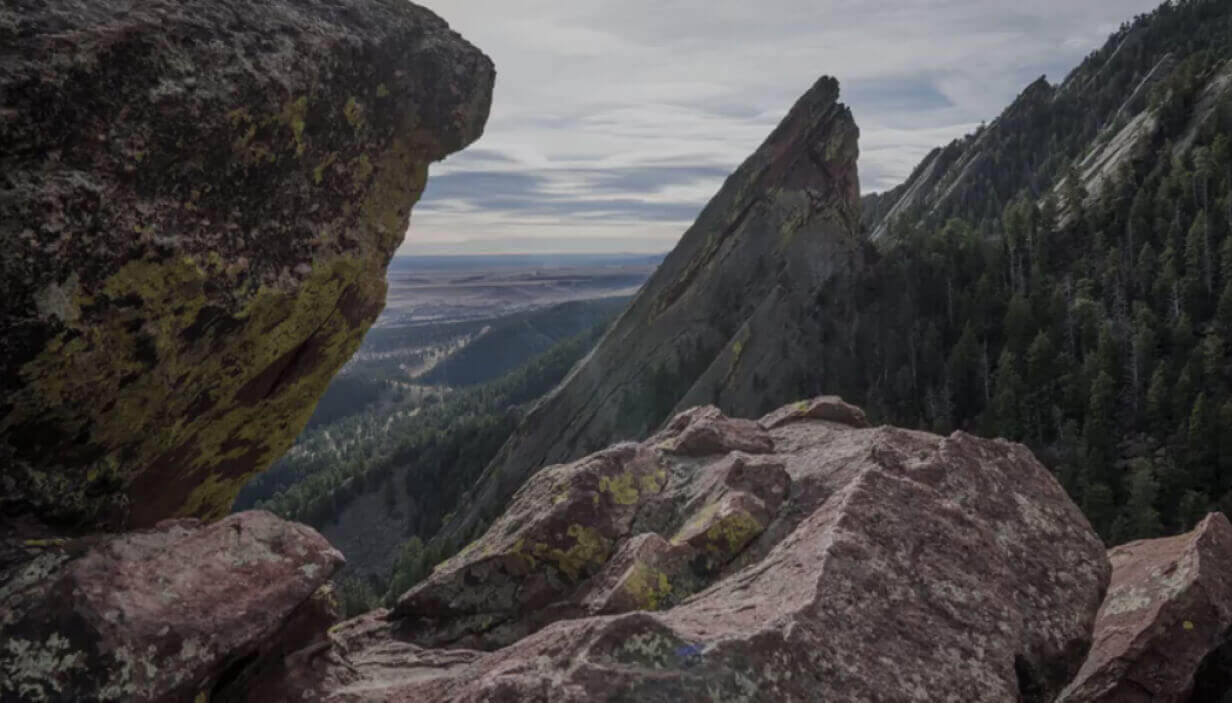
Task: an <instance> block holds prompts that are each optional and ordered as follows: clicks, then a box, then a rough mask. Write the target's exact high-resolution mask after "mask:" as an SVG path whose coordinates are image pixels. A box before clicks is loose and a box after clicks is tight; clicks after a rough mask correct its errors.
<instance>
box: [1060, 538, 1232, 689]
mask: <svg viewBox="0 0 1232 703" xmlns="http://www.w3.org/2000/svg"><path fill="white" fill-rule="evenodd" d="M1108 558H1109V560H1110V561H1111V562H1112V584H1111V586H1109V588H1108V595H1107V597H1106V599H1105V600H1104V604H1103V606H1102V607H1101V608H1100V611H1099V617H1098V619H1097V620H1096V621H1095V643H1094V645H1093V646H1092V649H1091V653H1090V655H1089V656H1088V657H1087V660H1086V663H1085V664H1083V666H1082V670H1081V671H1080V672H1079V674H1078V676H1077V678H1076V679H1075V680H1074V682H1073V684H1071V685H1070V687H1069V688H1067V689H1066V691H1065V695H1064V696H1063V699H1064V700H1065V701H1072V702H1074V703H1079V702H1081V703H1094V702H1096V701H1099V702H1105V701H1106V702H1108V703H1112V702H1113V701H1116V702H1118V703H1133V702H1134V701H1143V702H1144V703H1145V702H1148V701H1158V702H1159V703H1177V702H1181V701H1189V700H1193V701H1212V702H1215V701H1223V700H1227V698H1226V696H1227V695H1230V694H1232V524H1229V523H1228V519H1227V518H1226V517H1224V515H1223V514H1222V513H1214V514H1212V515H1210V516H1208V517H1207V518H1206V519H1205V520H1203V521H1202V523H1201V524H1199V525H1198V526H1197V527H1196V528H1195V529H1194V530H1193V531H1192V532H1190V533H1188V534H1184V535H1179V536H1176V537H1167V538H1164V539H1154V540H1144V541H1141V542H1133V543H1130V544H1126V545H1123V546H1120V547H1117V548H1115V549H1112V550H1110V551H1109V552H1108Z"/></svg>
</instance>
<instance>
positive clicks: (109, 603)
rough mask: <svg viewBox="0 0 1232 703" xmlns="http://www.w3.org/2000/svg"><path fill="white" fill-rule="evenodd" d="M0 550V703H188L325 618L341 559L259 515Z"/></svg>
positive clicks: (303, 530)
mask: <svg viewBox="0 0 1232 703" xmlns="http://www.w3.org/2000/svg"><path fill="white" fill-rule="evenodd" d="M0 547H2V549H3V555H2V556H3V557H4V560H5V561H6V562H8V561H13V562H15V563H9V564H5V566H6V568H5V569H3V570H0V575H3V577H4V578H3V581H0V642H2V643H3V645H2V646H0V700H6V701H8V700H22V701H66V700H82V701H85V700H90V701H167V700H192V699H193V698H194V697H195V696H197V695H198V694H200V693H203V692H204V693H209V692H210V691H211V689H213V688H214V687H215V686H218V685H220V684H222V685H224V686H225V685H226V683H227V682H228V681H231V680H237V679H241V678H243V677H244V676H245V674H246V669H248V668H249V667H257V666H258V664H259V662H262V661H263V660H267V659H270V658H271V655H274V656H279V657H280V656H281V655H282V654H284V653H289V652H290V651H291V649H292V648H294V649H299V648H301V647H303V646H306V645H308V644H311V642H312V638H314V637H317V638H319V637H322V636H323V634H324V631H325V629H326V628H328V627H329V626H330V625H331V624H333V623H332V619H333V618H334V617H336V615H337V611H336V608H335V607H333V605H332V603H331V601H332V599H331V597H330V592H329V590H328V586H327V584H328V580H329V578H330V576H331V575H332V574H333V573H334V571H335V570H337V568H338V567H339V566H341V565H342V562H343V559H342V555H341V554H339V553H338V551H337V550H335V549H334V548H333V547H331V546H330V545H329V543H328V542H326V541H325V539H324V538H323V537H321V536H320V535H319V534H317V533H316V532H315V531H313V530H312V529H311V528H309V527H306V526H304V525H300V524H297V523H292V522H287V521H285V520H280V519H278V518H276V517H274V516H273V515H271V514H269V513H266V512H262V511H254V512H247V513H238V514H236V515H232V516H230V517H227V518H226V519H224V520H222V521H220V522H216V523H214V524H212V525H209V526H202V525H201V523H200V522H199V521H197V520H172V521H167V522H164V523H162V524H160V525H159V526H158V527H156V528H154V529H152V530H145V531H140V532H133V533H129V534H126V535H122V536H115V537H92V538H83V539H79V540H71V541H66V540H41V541H40V540H26V541H16V540H10V541H7V542H5V543H4V544H3V545H0Z"/></svg>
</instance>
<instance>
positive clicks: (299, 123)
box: [278, 96, 308, 156]
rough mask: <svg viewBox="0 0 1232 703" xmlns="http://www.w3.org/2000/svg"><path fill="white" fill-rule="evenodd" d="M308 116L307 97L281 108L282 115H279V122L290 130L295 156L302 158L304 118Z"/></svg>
mask: <svg viewBox="0 0 1232 703" xmlns="http://www.w3.org/2000/svg"><path fill="white" fill-rule="evenodd" d="M307 114H308V97H307V96H302V97H300V98H299V99H297V100H293V101H291V102H289V103H287V104H286V105H283V106H282V114H281V115H279V117H278V119H279V122H281V123H282V124H284V125H286V126H287V127H289V128H290V129H291V136H292V138H294V139H295V154H296V155H297V156H303V154H304V117H305V116H307Z"/></svg>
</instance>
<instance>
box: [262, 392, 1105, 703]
mask: <svg viewBox="0 0 1232 703" xmlns="http://www.w3.org/2000/svg"><path fill="white" fill-rule="evenodd" d="M823 405H826V406H828V409H827V410H821V409H820V408H821V407H822V406H823ZM844 405H845V404H841V401H838V400H837V399H819V400H817V401H810V402H809V403H805V404H797V405H795V406H792V407H789V408H783V409H781V410H779V411H776V412H774V413H772V414H771V415H768V416H767V417H766V418H764V419H763V420H762V421H761V422H760V423H758V422H753V421H749V420H737V419H730V418H726V417H724V416H723V415H721V414H720V413H718V411H717V410H715V409H714V408H697V409H694V410H690V411H688V412H687V413H685V414H682V415H680V416H678V417H677V418H675V419H674V420H672V421H671V422H669V423H668V424H667V426H666V427H665V429H664V430H663V432H661V433H660V434H659V435H656V436H655V437H652V438H651V439H649V440H647V441H645V442H642V443H640V444H631V443H630V444H622V445H617V446H615V447H612V448H610V449H608V450H605V451H603V452H599V453H598V454H595V455H592V456H590V457H587V458H584V459H581V460H579V461H578V462H575V463H573V464H568V465H561V466H553V467H549V468H547V469H545V470H543V471H541V472H539V473H538V474H536V475H535V476H533V477H532V478H531V479H530V480H529V481H528V482H527V484H526V485H525V486H524V487H523V488H522V490H521V491H519V492H518V494H517V496H516V497H515V499H514V500H513V502H512V503H511V506H510V509H509V511H508V512H507V513H506V514H505V515H504V516H502V517H501V518H500V519H498V520H497V521H496V522H495V523H494V524H493V525H492V527H491V528H490V529H489V530H488V532H487V533H486V534H484V535H483V536H482V537H480V538H479V539H478V540H477V541H476V542H475V543H474V544H472V545H470V546H469V547H468V548H467V549H466V550H465V551H464V552H462V553H460V554H458V555H457V556H455V557H453V558H452V559H450V560H448V561H446V562H445V563H443V564H441V565H440V566H438V567H437V569H436V570H435V571H434V572H433V574H432V575H431V576H430V577H429V578H428V579H427V580H426V581H425V582H424V583H422V584H420V585H419V586H417V587H416V588H415V589H412V590H411V591H410V592H408V593H407V594H405V595H404V596H403V597H402V599H401V600H400V602H399V603H398V606H397V608H396V609H395V610H394V611H392V612H384V611H381V612H377V613H371V614H369V615H366V616H364V617H362V618H359V619H356V620H353V621H349V622H347V623H344V624H342V625H341V626H339V627H338V628H336V629H335V630H334V631H333V633H332V640H333V646H332V648H331V649H330V650H329V651H327V652H322V653H321V654H320V655H319V656H317V657H315V658H309V659H307V660H305V661H304V662H302V663H300V664H298V665H297V666H294V667H290V668H289V671H288V674H287V676H286V677H285V678H284V680H283V683H282V686H281V688H279V687H275V688H273V689H265V690H264V691H263V692H262V695H264V696H265V697H267V698H268V697H269V696H270V695H272V694H271V691H273V692H277V693H278V694H279V695H283V696H285V697H287V698H294V699H299V698H300V697H304V698H307V699H313V700H330V701H593V700H619V701H624V700H628V701H652V702H653V701H663V702H669V701H670V702H673V703H679V702H680V701H711V700H722V701H882V700H884V701H998V702H1000V701H1013V700H1021V701H1028V702H1032V701H1051V700H1054V699H1055V698H1056V696H1057V694H1058V693H1059V692H1060V691H1061V689H1062V687H1063V686H1064V685H1065V684H1066V683H1067V682H1068V681H1069V680H1070V679H1071V677H1072V676H1073V674H1074V673H1075V672H1076V671H1077V668H1078V667H1079V665H1080V663H1081V661H1082V659H1083V657H1084V655H1085V653H1086V651H1087V648H1088V646H1089V645H1090V642H1091V629H1092V626H1093V624H1094V621H1095V614H1096V611H1097V610H1098V608H1099V604H1100V601H1101V599H1102V596H1103V593H1104V591H1105V589H1106V587H1107V584H1108V574H1109V567H1108V562H1107V560H1106V558H1105V557H1104V548H1103V544H1102V543H1101V541H1100V540H1099V538H1098V537H1097V536H1096V535H1095V534H1094V532H1093V531H1092V530H1091V528H1090V526H1089V524H1088V523H1087V521H1086V519H1085V518H1084V517H1083V516H1082V514H1081V512H1080V511H1079V510H1078V508H1077V507H1076V506H1075V505H1074V504H1073V503H1072V502H1071V501H1070V500H1069V498H1068V497H1067V496H1066V495H1065V493H1064V491H1063V490H1062V488H1061V487H1060V485H1059V484H1058V483H1057V481H1056V480H1055V479H1054V478H1053V476H1052V475H1051V474H1050V473H1049V472H1048V471H1047V470H1046V469H1045V468H1044V467H1043V466H1041V465H1040V464H1039V462H1037V461H1036V460H1035V458H1034V457H1033V456H1032V455H1031V453H1030V452H1029V451H1028V450H1027V449H1026V448H1024V447H1022V446H1021V445H1018V444H1012V443H1009V442H1005V441H1001V440H995V441H993V440H983V439H978V438H975V437H972V436H969V435H966V434H963V433H955V434H954V435H952V436H950V437H948V438H944V437H938V436H935V435H931V434H926V433H922V432H911V431H906V430H900V429H895V428H890V427H881V428H868V427H866V425H867V421H865V420H864V418H863V414H862V413H859V412H858V411H857V410H856V409H854V408H851V407H850V406H846V407H843V406H844ZM793 408H794V409H793ZM840 411H841V412H840ZM822 416H831V417H845V418H849V419H850V420H851V422H852V424H841V423H838V422H833V421H830V420H824V419H817V417H822ZM767 428H770V429H767ZM686 437H693V438H695V439H696V438H704V439H705V441H704V442H701V441H698V442H696V443H694V442H692V441H691V442H683V443H682V442H681V439H682V438H686ZM682 445H683V447H682ZM682 448H683V449H685V451H681V450H682ZM442 644H445V645H448V646H450V647H451V648H450V649H441V648H440V646H439V645H442ZM453 647H456V648H453ZM493 647H498V649H496V650H495V651H487V652H485V651H483V650H485V649H490V648H493ZM250 700H257V698H252V699H250Z"/></svg>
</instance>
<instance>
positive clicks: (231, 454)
mask: <svg viewBox="0 0 1232 703" xmlns="http://www.w3.org/2000/svg"><path fill="white" fill-rule="evenodd" d="M218 268H226V265H225V262H223V261H222V260H221V258H219V257H217V256H215V257H206V260H205V261H204V262H201V263H198V262H196V261H194V260H193V259H191V258H187V257H181V258H174V259H170V260H167V261H161V262H155V261H149V260H137V261H132V262H129V264H127V265H126V266H124V267H123V268H122V269H120V271H118V272H117V273H115V274H113V275H112V276H111V277H110V278H109V279H107V280H106V281H105V283H104V284H103V285H102V286H101V288H100V290H99V291H98V292H97V293H96V295H95V296H93V297H94V298H98V297H100V296H101V297H103V298H104V299H110V300H136V301H140V303H139V304H138V305H126V306H109V307H107V308H105V310H104V312H103V313H102V314H101V315H99V316H98V317H97V318H96V319H94V320H92V322H91V324H87V325H82V326H80V327H75V328H73V329H71V330H69V331H67V332H65V333H64V334H62V335H60V336H59V337H56V338H53V339H52V340H51V341H49V343H48V344H47V345H46V346H45V347H44V350H43V352H42V354H40V355H39V356H38V357H36V358H35V359H34V360H32V361H31V362H29V363H27V364H26V365H25V366H24V367H23V368H22V377H23V379H24V380H25V381H26V387H24V388H23V389H22V391H20V392H19V393H18V394H16V395H15V396H14V398H13V403H14V409H13V411H12V412H10V413H9V415H8V416H7V417H5V419H4V422H3V425H4V427H8V426H12V425H14V424H19V423H21V422H23V421H26V420H28V419H29V418H32V417H42V418H45V419H55V420H56V421H57V423H58V424H59V425H60V426H61V427H62V428H63V429H64V430H65V431H68V432H82V431H88V432H89V440H88V441H89V443H90V444H93V445H95V446H99V447H101V448H104V449H106V450H107V451H109V452H111V451H119V450H121V448H122V450H123V452H124V453H125V455H126V456H129V457H131V459H130V460H128V461H127V462H126V466H125V468H126V469H127V470H128V471H129V472H131V473H130V474H129V476H130V478H131V477H132V476H135V475H136V474H138V473H140V472H142V471H144V470H147V469H150V468H154V467H156V466H158V462H157V461H156V460H157V459H158V458H159V457H160V456H162V455H164V454H167V453H168V452H171V451H172V450H175V449H177V448H180V447H184V448H185V451H184V455H183V456H182V457H177V459H176V461H175V462H174V465H172V466H166V467H158V468H160V469H173V470H175V471H177V473H179V474H180V475H181V476H182V479H181V480H182V481H184V482H189V483H191V484H195V485H196V489H195V491H192V492H189V493H188V494H187V495H186V497H185V498H184V502H183V504H182V505H181V506H180V508H179V510H178V511H177V513H178V514H183V515H196V516H201V517H215V516H219V515H222V514H225V512H226V511H227V510H228V509H229V506H230V502H231V499H232V498H233V497H234V493H235V491H236V490H238V487H239V486H240V485H242V484H243V483H244V480H245V479H246V475H245V474H244V473H243V472H236V473H229V474H228V475H226V476H221V475H215V473H216V472H215V471H213V470H212V467H214V466H218V465H219V464H225V463H227V462H229V461H234V460H241V465H244V466H247V467H249V469H250V470H260V469H264V468H265V466H267V465H268V462H270V461H272V460H273V459H276V458H277V457H278V456H279V455H281V454H282V453H283V452H284V451H285V450H286V447H287V446H288V445H289V444H290V442H291V440H292V439H293V438H294V435H295V433H296V432H297V431H298V428H299V427H301V426H302V425H303V424H304V423H305V422H306V421H307V419H308V416H309V415H311V412H312V409H313V406H314V404H315V401H316V399H317V398H318V397H319V395H320V393H321V391H322V390H324V387H325V385H326V384H327V383H328V381H329V379H330V377H332V375H333V372H334V370H335V369H336V367H337V365H340V364H341V363H342V362H343V361H345V359H346V358H348V357H349V355H350V353H351V352H353V351H354V348H355V347H357V346H358V344H359V342H360V340H361V339H362V335H363V333H364V332H365V331H366V328H365V327H364V326H363V325H361V326H357V327H352V326H351V325H350V324H349V323H348V322H347V321H346V319H345V318H344V317H343V316H341V315H337V314H334V308H335V306H336V304H337V302H338V300H339V299H340V298H341V296H342V294H343V292H344V291H345V290H346V289H347V288H348V287H353V286H359V287H360V288H361V290H364V291H366V297H372V296H382V295H383V294H384V284H383V282H380V281H377V282H375V283H373V282H372V281H371V280H370V279H369V278H368V277H367V276H365V275H361V273H362V272H363V271H365V270H366V268H365V267H364V266H362V264H361V263H360V262H358V261H355V260H354V259H351V258H348V257H340V258H336V259H333V260H332V261H329V262H323V265H319V266H317V267H314V269H313V274H312V275H311V276H309V278H308V279H306V280H304V281H303V282H302V284H301V285H300V286H299V288H297V289H292V290H274V289H269V288H265V287H262V288H260V289H258V290H257V291H255V292H250V298H249V301H248V303H247V305H246V306H244V307H243V308H242V309H241V310H239V311H238V313H237V314H236V315H235V316H234V319H235V320H236V321H239V322H241V323H242V326H241V328H239V329H237V330H233V331H232V332H231V333H230V335H229V339H228V348H227V353H226V354H224V355H219V354H216V353H214V352H213V351H212V350H211V345H208V344H206V345H201V344H198V345H186V344H184V342H183V339H182V335H183V334H184V333H185V331H186V330H188V329H189V328H191V327H192V326H193V325H194V323H195V322H196V321H197V316H198V314H199V313H200V312H201V311H202V310H203V309H204V308H206V307H207V306H209V305H211V304H212V303H211V299H210V298H209V296H208V295H207V293H206V281H208V280H214V281H215V282H217V277H218V276H220V275H223V274H222V273H221V272H219V271H217V270H215V269H218ZM87 298H90V296H86V295H84V293H82V294H79V299H78V300H77V301H76V302H75V304H77V305H81V304H82V303H83V302H84V301H85V300H86V299H87ZM310 336H311V337H314V340H315V341H314V345H316V346H317V348H318V350H319V352H320V354H319V356H320V358H321V359H322V362H321V363H320V365H319V367H318V368H314V369H312V370H311V371H310V372H309V373H307V374H306V375H305V376H303V377H301V378H299V379H297V380H295V381H294V382H290V383H288V384H287V386H286V387H284V388H279V389H278V393H277V394H275V395H274V396H272V397H268V398H260V399H255V400H252V401H240V400H238V399H237V398H236V394H237V393H238V392H239V391H240V390H241V388H242V387H243V386H244V384H245V383H246V382H247V381H248V380H250V379H251V378H253V377H254V376H255V375H257V374H260V373H261V372H262V371H264V370H265V369H267V368H268V367H270V366H271V364H273V363H274V362H275V361H276V360H277V359H279V358H281V357H283V356H284V355H285V354H287V353H289V352H291V351H293V350H294V349H295V348H296V347H297V346H298V345H299V344H302V343H303V342H304V341H305V340H306V339H308V338H309V337H310ZM142 350H145V351H142ZM149 354H152V355H153V357H154V358H155V362H154V365H153V366H150V360H149V359H147V358H145V357H146V356H147V355H149ZM121 388H123V392H120V389H121ZM168 389H194V390H193V393H183V392H181V393H174V392H173V393H169V392H168ZM199 389H208V390H205V391H201V390H199ZM202 392H204V393H209V397H212V399H213V403H212V404H211V406H210V407H209V408H208V409H206V410H203V411H200V412H198V413H196V414H193V413H189V412H188V408H190V407H194V403H196V402H198V401H199V400H201V399H202V398H201V397H200V393H202ZM100 398H101V399H105V400H110V401H113V402H112V403H111V404H110V405H109V406H108V405H106V404H104V403H100V402H99V399H100ZM0 429H3V427H0ZM189 448H191V449H189ZM96 469H97V467H86V468H85V470H84V471H83V473H90V472H91V471H92V470H93V471H94V472H95V473H97V470H96ZM130 482H131V481H130Z"/></svg>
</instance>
